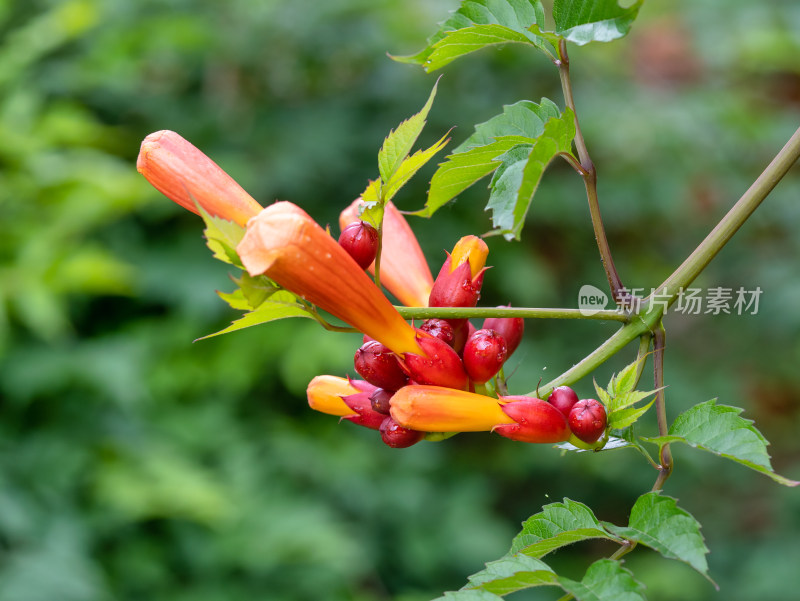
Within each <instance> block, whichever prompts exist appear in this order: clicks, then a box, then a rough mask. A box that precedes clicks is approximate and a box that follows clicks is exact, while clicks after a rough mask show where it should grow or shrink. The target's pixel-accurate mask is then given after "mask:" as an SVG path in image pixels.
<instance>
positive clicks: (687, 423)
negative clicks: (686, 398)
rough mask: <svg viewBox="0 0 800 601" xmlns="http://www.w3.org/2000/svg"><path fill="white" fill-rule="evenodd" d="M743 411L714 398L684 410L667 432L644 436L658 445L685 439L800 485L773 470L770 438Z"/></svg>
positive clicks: (790, 484)
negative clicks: (720, 403) (648, 436)
mask: <svg viewBox="0 0 800 601" xmlns="http://www.w3.org/2000/svg"><path fill="white" fill-rule="evenodd" d="M741 412H742V409H740V408H739V407H729V406H728V405H717V400H716V399H711V400H710V401H706V402H705V403H700V404H699V405H695V406H694V407H692V408H691V409H689V410H688V411H684V412H683V413H681V414H680V415H679V416H678V417H677V418H676V419H675V421H674V422H673V423H672V425H671V426H670V428H669V432H668V434H667V436H657V437H652V438H645V439H644V440H646V441H647V442H652V443H655V444H657V445H659V446H662V445H664V444H667V443H672V442H681V443H685V444H688V445H690V446H692V447H695V448H697V449H701V450H703V451H708V452H710V453H713V454H715V455H719V456H720V457H724V458H726V459H731V460H733V461H735V462H736V463H740V464H742V465H744V466H747V467H749V468H750V469H753V470H756V471H757V472H760V473H762V474H764V475H766V476H769V477H770V478H772V479H773V480H775V481H776V482H778V483H779V484H783V485H784V486H797V485H800V482H798V481H796V480H790V479H789V478H784V477H783V476H781V475H779V474H776V473H775V472H774V470H773V469H772V464H771V463H770V460H769V459H770V458H769V454H768V453H767V445H768V444H769V443H768V442H767V439H766V438H764V435H763V434H761V432H759V431H758V429H757V428H756V427H755V426H754V425H753V421H752V420H749V419H744V418H743V417H740V416H739V414H740V413H741Z"/></svg>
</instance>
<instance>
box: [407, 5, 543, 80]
mask: <svg viewBox="0 0 800 601" xmlns="http://www.w3.org/2000/svg"><path fill="white" fill-rule="evenodd" d="M543 23H544V9H543V8H542V3H541V1H540V0H472V1H470V2H462V3H461V7H460V8H459V9H458V10H457V11H455V12H454V13H453V15H452V16H451V17H450V18H449V19H447V20H446V21H445V22H444V23H442V24H441V26H440V28H439V30H438V31H437V32H436V33H435V34H433V36H431V37H430V38H428V45H427V46H426V47H425V48H423V49H422V50H421V51H419V52H418V53H417V54H414V55H412V56H400V57H393V58H394V59H395V60H396V61H399V62H403V63H414V64H418V65H422V66H423V67H424V68H425V70H426V71H427V72H429V73H430V72H431V71H435V70H437V69H441V68H442V67H444V66H445V65H447V64H449V63H450V62H452V61H454V60H455V59H457V58H459V57H461V56H464V55H466V54H469V53H471V52H475V51H476V50H480V49H482V48H486V47H488V46H493V45H496V44H505V43H508V42H517V43H522V44H529V45H532V46H534V47H536V48H539V49H542V50H545V41H544V39H543V38H541V37H539V36H537V35H535V34H533V33H531V31H530V28H531V26H532V25H536V24H543Z"/></svg>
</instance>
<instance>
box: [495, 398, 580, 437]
mask: <svg viewBox="0 0 800 601" xmlns="http://www.w3.org/2000/svg"><path fill="white" fill-rule="evenodd" d="M500 400H501V401H508V402H506V403H505V404H504V405H501V406H500V408H501V409H502V410H503V413H505V414H506V415H507V416H508V417H509V418H511V419H512V420H514V422H516V423H513V424H502V425H500V426H495V427H494V432H497V433H498V434H499V435H500V436H505V437H506V438H510V439H512V440H519V441H521V442H562V441H564V440H567V439H568V438H569V426H568V425H567V419H566V418H565V417H564V415H563V414H562V413H561V412H560V411H559V410H558V409H556V408H555V407H553V406H552V405H550V404H549V403H546V402H545V401H543V400H541V399H535V398H532V397H526V396H507V397H500Z"/></svg>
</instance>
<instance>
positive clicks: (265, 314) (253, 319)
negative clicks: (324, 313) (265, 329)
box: [198, 290, 313, 340]
mask: <svg viewBox="0 0 800 601" xmlns="http://www.w3.org/2000/svg"><path fill="white" fill-rule="evenodd" d="M243 294H246V293H243ZM221 296H222V295H221ZM229 299H230V300H229ZM223 300H226V301H228V302H229V304H230V305H231V306H233V307H234V308H240V307H241V304H239V303H238V302H237V301H238V300H240V297H239V296H234V297H231V296H230V295H225V296H223ZM249 302H250V301H248V304H249ZM235 305H236V306H235ZM287 317H310V318H312V319H313V315H312V314H311V313H310V312H309V310H308V309H307V308H306V307H305V306H304V305H301V304H299V303H298V302H297V297H296V296H295V295H294V294H292V293H291V292H287V291H286V290H277V291H273V292H271V293H270V294H269V295H268V296H267V297H265V299H264V300H263V301H261V302H260V303H259V304H258V306H256V307H255V308H253V310H252V311H249V312H248V313H245V314H244V315H243V316H242V317H241V318H240V319H237V320H236V321H234V322H233V323H232V324H231V325H229V326H228V327H227V328H225V329H223V330H220V331H219V332H215V333H213V334H209V335H207V336H203V337H202V338H198V340H205V339H206V338H213V337H214V336H220V335H221V334H230V333H231V332H236V331H238V330H241V329H244V328H249V327H252V326H258V325H261V324H264V323H268V322H270V321H275V320H276V319H286V318H287Z"/></svg>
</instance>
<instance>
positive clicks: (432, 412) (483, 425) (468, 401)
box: [391, 386, 570, 443]
mask: <svg viewBox="0 0 800 601" xmlns="http://www.w3.org/2000/svg"><path fill="white" fill-rule="evenodd" d="M391 407H392V408H391V415H392V418H393V419H394V420H395V421H396V422H397V423H398V424H400V425H401V426H404V427H406V428H411V429H414V430H419V431H421V432H480V431H487V430H491V431H494V432H497V433H498V434H500V435H502V436H505V437H506V438H511V439H512V440H519V441H521V442H545V443H552V442H561V441H564V440H567V439H568V438H569V436H570V430H569V426H567V421H566V419H565V418H564V416H563V415H562V414H561V412H560V411H559V410H558V409H556V408H555V407H553V406H551V405H549V404H548V403H546V402H544V401H542V400H539V399H532V398H528V397H517V396H511V397H503V398H500V399H495V398H492V397H488V396H483V395H480V394H474V393H472V392H465V391H463V390H452V389H449V388H441V387H437V386H406V387H405V388H401V389H400V390H398V391H397V392H396V393H395V394H394V396H393V397H392V400H391Z"/></svg>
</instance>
